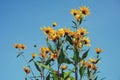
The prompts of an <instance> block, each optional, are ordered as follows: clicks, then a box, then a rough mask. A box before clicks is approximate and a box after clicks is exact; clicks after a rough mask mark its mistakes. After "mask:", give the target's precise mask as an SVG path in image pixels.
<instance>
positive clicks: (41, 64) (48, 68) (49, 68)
mask: <svg viewBox="0 0 120 80" xmlns="http://www.w3.org/2000/svg"><path fill="white" fill-rule="evenodd" d="M39 65H40V66H41V67H44V68H45V69H47V70H49V71H51V72H52V73H54V70H53V69H52V68H51V67H49V66H46V65H44V64H43V63H39Z"/></svg>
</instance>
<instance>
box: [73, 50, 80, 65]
mask: <svg viewBox="0 0 120 80" xmlns="http://www.w3.org/2000/svg"><path fill="white" fill-rule="evenodd" d="M72 59H73V61H74V62H75V64H77V63H78V62H80V60H81V58H80V56H79V51H78V50H77V49H75V50H74V55H73V58H72Z"/></svg>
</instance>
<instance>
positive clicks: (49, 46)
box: [46, 38, 54, 53]
mask: <svg viewBox="0 0 120 80" xmlns="http://www.w3.org/2000/svg"><path fill="white" fill-rule="evenodd" d="M46 43H47V46H48V48H49V49H50V50H51V51H52V52H53V53H54V49H53V47H52V45H51V44H50V43H49V42H48V38H46Z"/></svg>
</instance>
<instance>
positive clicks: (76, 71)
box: [75, 65, 78, 80]
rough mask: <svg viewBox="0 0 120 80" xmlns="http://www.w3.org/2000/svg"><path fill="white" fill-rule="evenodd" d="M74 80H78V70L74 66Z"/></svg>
mask: <svg viewBox="0 0 120 80" xmlns="http://www.w3.org/2000/svg"><path fill="white" fill-rule="evenodd" d="M75 80H78V68H77V66H76V65H75Z"/></svg>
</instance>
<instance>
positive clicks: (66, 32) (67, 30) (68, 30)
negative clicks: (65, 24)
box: [63, 28, 71, 35]
mask: <svg viewBox="0 0 120 80" xmlns="http://www.w3.org/2000/svg"><path fill="white" fill-rule="evenodd" d="M63 30H64V33H65V35H68V34H69V33H70V32H71V30H70V28H68V29H66V28H64V29H63Z"/></svg>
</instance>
